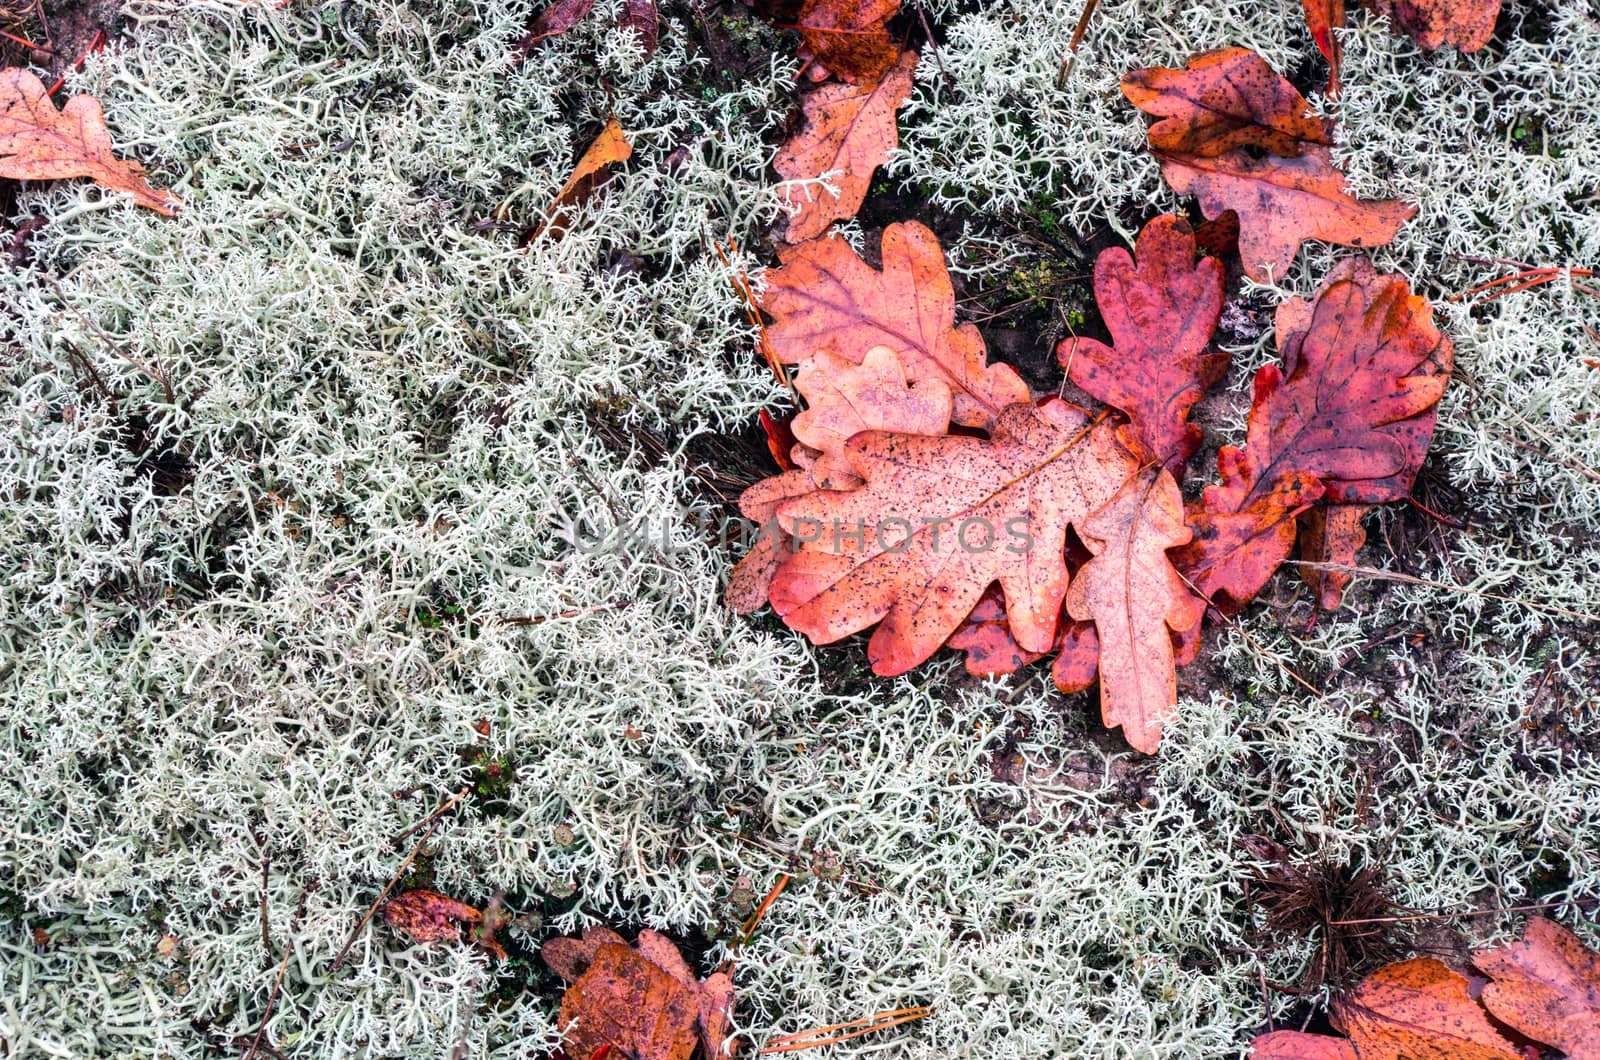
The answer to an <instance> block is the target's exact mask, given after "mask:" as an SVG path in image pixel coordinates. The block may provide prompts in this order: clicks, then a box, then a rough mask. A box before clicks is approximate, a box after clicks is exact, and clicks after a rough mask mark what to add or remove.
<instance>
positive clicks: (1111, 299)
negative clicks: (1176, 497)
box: [1056, 214, 1228, 476]
mask: <svg viewBox="0 0 1600 1060" xmlns="http://www.w3.org/2000/svg"><path fill="white" fill-rule="evenodd" d="M1222 281H1223V276H1222V263H1221V262H1219V261H1218V260H1217V259H1215V258H1204V257H1203V258H1201V259H1200V260H1199V262H1198V263H1197V262H1196V261H1195V237H1194V233H1193V232H1192V231H1191V230H1190V228H1189V225H1188V222H1186V221H1184V220H1183V219H1182V218H1181V217H1177V216H1174V215H1171V214H1167V215H1165V216H1162V217H1157V218H1156V219H1155V220H1153V221H1151V222H1150V223H1149V224H1147V225H1145V227H1144V230H1143V231H1142V232H1140V233H1139V239H1138V242H1137V244H1136V246H1135V255H1130V254H1129V253H1128V252H1127V251H1126V250H1123V249H1122V248H1121V247H1112V248H1110V249H1108V250H1106V251H1103V252H1102V253H1101V254H1100V256H1099V257H1098V258H1096V259H1095V263H1094V294H1095V304H1096V305H1097V306H1099V308H1100V314H1101V316H1102V318H1103V319H1104V320H1105V324H1106V328H1107V330H1109V331H1110V332H1111V338H1112V341H1113V342H1114V343H1115V348H1113V347H1111V346H1107V345H1105V344H1104V343H1102V342H1097V341H1095V340H1094V339H1080V338H1069V339H1065V340H1063V341H1062V342H1061V344H1060V345H1059V346H1057V347H1056V359H1057V360H1058V361H1060V362H1061V366H1062V367H1063V368H1065V369H1066V371H1067V375H1068V376H1069V377H1070V378H1071V379H1072V381H1073V382H1074V383H1076V384H1077V385H1078V386H1079V387H1081V388H1082V389H1083V390H1084V391H1085V392H1087V393H1089V394H1091V395H1093V396H1094V397H1096V398H1098V399H1100V400H1101V401H1103V402H1105V403H1106V404H1108V405H1110V406H1112V407H1113V408H1115V409H1119V410H1121V411H1122V412H1124V413H1126V414H1127V415H1128V418H1129V419H1130V421H1131V423H1130V424H1129V426H1130V429H1131V430H1130V433H1131V434H1132V437H1133V440H1134V444H1135V445H1136V446H1137V448H1138V449H1139V450H1140V451H1142V452H1143V453H1144V454H1145V455H1147V456H1149V457H1150V458H1152V459H1154V460H1157V461H1159V462H1160V463H1162V464H1164V465H1165V466H1166V468H1167V470H1169V471H1171V472H1172V473H1173V475H1175V476H1176V475H1181V474H1182V473H1183V467H1184V465H1185V464H1186V463H1187V462H1188V460H1189V458H1190V457H1191V456H1193V455H1194V453H1195V451H1196V450H1197V449H1199V448H1200V439H1201V431H1200V428H1199V427H1197V426H1195V425H1194V424H1191V423H1190V422H1189V410H1190V409H1192V408H1193V407H1194V405H1195V403H1196V402H1197V401H1199V400H1200V398H1201V396H1202V395H1203V394H1204V393H1205V389H1206V387H1208V386H1210V385H1211V384H1213V383H1215V382H1216V381H1217V380H1218V379H1221V378H1222V376H1223V374H1224V373H1225V372H1226V371H1227V370H1228V355H1227V354H1226V353H1220V352H1209V353H1208V352H1207V347H1208V346H1209V345H1210V343H1211V336H1212V333H1213V332H1215V331H1216V327H1217V319H1218V317H1219V316H1220V315H1221V313H1222Z"/></svg>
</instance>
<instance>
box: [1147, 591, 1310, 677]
mask: <svg viewBox="0 0 1600 1060" xmlns="http://www.w3.org/2000/svg"><path fill="white" fill-rule="evenodd" d="M1173 569H1174V570H1175V571H1177V575H1178V577H1180V578H1182V579H1183V584H1185V585H1187V586H1188V587H1189V588H1190V589H1191V590H1193V592H1194V594H1195V595H1196V596H1198V597H1199V598H1200V599H1202V600H1204V601H1205V602H1206V604H1207V606H1209V607H1210V608H1211V610H1213V611H1215V612H1216V613H1217V614H1218V615H1219V616H1221V618H1222V621H1224V622H1226V623H1227V624H1228V625H1230V626H1232V627H1233V628H1234V629H1236V630H1238V631H1239V635H1240V636H1242V637H1243V638H1244V639H1245V641H1246V643H1248V644H1249V645H1250V647H1251V648H1253V649H1255V650H1256V652H1258V653H1259V654H1261V655H1264V656H1266V657H1267V658H1268V659H1271V660H1272V662H1273V663H1274V664H1275V665H1276V666H1277V667H1278V669H1280V670H1282V671H1283V672H1284V673H1286V674H1288V675H1289V677H1290V678H1292V679H1293V680H1294V682H1295V683H1296V684H1297V685H1299V686H1300V687H1301V688H1303V689H1305V690H1306V691H1307V692H1310V693H1311V694H1312V695H1314V696H1316V697H1317V698H1318V699H1321V698H1322V695H1323V693H1322V689H1320V688H1318V687H1317V686H1316V685H1314V684H1312V683H1311V682H1310V681H1307V680H1306V679H1305V678H1304V677H1301V676H1300V675H1299V674H1297V673H1295V672H1294V669H1293V667H1291V666H1290V665H1289V664H1288V663H1286V662H1284V661H1283V660H1282V659H1281V658H1279V657H1278V656H1277V655H1276V654H1275V653H1273V652H1270V651H1268V650H1267V649H1266V647H1265V646H1264V645H1263V644H1262V643H1261V642H1260V641H1258V640H1256V639H1255V638H1254V637H1252V636H1251V635H1250V631H1249V630H1247V629H1245V628H1244V627H1243V626H1241V625H1240V624H1239V623H1237V622H1235V621H1234V620H1233V617H1232V616H1231V615H1229V614H1227V613H1226V612H1225V611H1223V610H1222V608H1220V607H1218V606H1217V602H1216V601H1215V600H1213V599H1211V597H1210V595H1209V594H1207V593H1204V592H1201V591H1200V587H1199V586H1198V585H1196V584H1195V583H1194V582H1192V581H1190V580H1189V578H1188V576H1187V575H1185V574H1184V573H1183V571H1181V570H1177V568H1173Z"/></svg>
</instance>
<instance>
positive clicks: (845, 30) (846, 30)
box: [795, 0, 900, 83]
mask: <svg viewBox="0 0 1600 1060" xmlns="http://www.w3.org/2000/svg"><path fill="white" fill-rule="evenodd" d="M899 11H900V0H805V3H804V4H803V5H802V6H801V8H800V18H799V19H798V22H797V24H796V26H795V28H796V29H797V30H799V31H800V36H801V38H802V39H804V41H805V50H804V51H803V52H802V53H801V58H802V59H807V60H810V61H812V62H815V63H818V64H819V65H821V66H823V67H826V68H827V69H828V71H830V72H831V73H833V74H836V75H838V76H839V77H840V78H842V79H843V80H845V81H850V82H852V83H854V82H861V81H876V80H877V79H878V78H880V77H882V76H883V75H884V74H885V73H887V72H888V71H889V69H890V68H891V67H892V66H894V64H895V59H896V58H897V56H898V55H899V52H900V49H898V48H896V47H895V43H894V40H893V38H891V37H890V36H889V30H888V25H889V20H890V19H891V18H893V17H894V16H895V15H896V14H898V13H899Z"/></svg>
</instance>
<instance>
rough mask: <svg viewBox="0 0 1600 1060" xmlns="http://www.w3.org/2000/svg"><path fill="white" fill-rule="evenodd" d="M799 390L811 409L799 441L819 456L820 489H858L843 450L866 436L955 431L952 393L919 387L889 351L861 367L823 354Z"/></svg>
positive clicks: (874, 353) (799, 421) (941, 387)
mask: <svg viewBox="0 0 1600 1060" xmlns="http://www.w3.org/2000/svg"><path fill="white" fill-rule="evenodd" d="M794 385H795V388H796V389H797V390H799V391H800V393H801V394H803V395H804V396H805V399H806V402H807V406H808V407H807V408H806V410H805V411H804V412H802V413H800V414H799V415H798V416H796V417H795V418H794V424H793V427H794V436H795V438H796V439H797V440H798V441H799V442H801V443H802V444H803V445H805V446H808V447H809V448H811V449H813V450H816V451H817V453H818V455H817V457H816V459H815V462H814V463H813V464H812V466H811V469H810V470H811V478H812V481H813V482H814V483H815V484H816V486H817V487H818V488H819V489H854V488H855V487H856V486H859V485H860V484H861V480H860V479H859V478H857V477H856V475H855V473H854V472H853V471H851V470H850V464H849V462H848V461H847V460H846V459H845V455H844V446H845V443H846V442H848V441H849V440H850V438H851V437H852V436H853V435H856V434H859V433H861V432H862V431H868V430H881V431H897V432H900V433H902V434H943V433H945V430H946V428H948V427H949V426H950V405H951V401H950V388H949V387H948V386H946V385H945V384H944V382H943V381H942V380H939V379H924V380H922V381H921V382H920V383H917V384H915V385H913V384H911V383H909V382H907V381H906V374H905V369H904V367H902V365H901V363H900V359H899V358H898V357H897V356H895V352H894V351H893V350H891V349H890V348H889V347H887V346H874V347H873V348H872V349H870V350H868V351H867V354H866V356H865V357H863V358H862V359H861V363H860V364H859V365H857V364H852V363H850V362H849V361H847V360H845V359H844V358H842V357H839V356H836V355H834V354H831V353H819V354H817V355H816V356H815V357H813V358H812V359H811V360H809V361H806V362H805V363H804V364H802V365H801V366H800V371H799V372H798V373H796V375H795V380H794Z"/></svg>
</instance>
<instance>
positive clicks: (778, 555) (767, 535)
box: [723, 470, 817, 615]
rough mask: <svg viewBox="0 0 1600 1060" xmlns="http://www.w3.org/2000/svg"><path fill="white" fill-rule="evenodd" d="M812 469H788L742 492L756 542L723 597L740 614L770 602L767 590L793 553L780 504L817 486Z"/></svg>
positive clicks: (741, 507)
mask: <svg viewBox="0 0 1600 1060" xmlns="http://www.w3.org/2000/svg"><path fill="white" fill-rule="evenodd" d="M816 488H817V487H816V485H815V483H813V482H812V481H811V473H810V472H809V471H800V470H796V471H786V472H784V473H783V474H781V475H773V476H772V477H771V478H764V479H762V480H761V481H760V482H757V483H756V484H755V485H753V486H751V487H750V488H749V489H747V490H745V491H744V493H742V494H740V496H739V513H740V514H741V515H743V516H744V517H745V519H746V520H748V521H749V523H750V524H751V525H752V527H753V533H754V535H755V539H754V543H753V544H752V545H751V547H750V551H749V552H748V553H746V554H745V557H744V558H743V559H741V560H740V561H739V563H738V565H737V566H735V567H734V568H733V573H732V574H731V575H729V577H728V588H727V589H726V590H725V591H724V593H723V600H724V601H725V602H726V603H727V605H728V606H729V607H730V608H732V609H733V610H734V611H735V612H736V613H737V614H741V615H748V614H749V613H750V612H752V611H755V610H758V609H759V608H760V607H761V605H762V604H764V603H766V602H767V590H768V589H770V588H771V587H772V576H773V574H775V573H777V570H778V566H779V565H780V564H781V563H783V561H784V560H786V559H788V558H789V556H790V555H792V554H793V551H794V550H793V547H792V541H791V540H790V538H789V536H788V535H786V534H784V533H783V532H782V531H781V530H780V529H779V528H778V524H777V522H776V519H775V517H776V515H777V513H778V505H779V504H780V503H782V502H783V501H786V500H788V499H790V498H791V497H803V496H805V495H806V494H808V493H811V492H812V491H814V490H815V489H816Z"/></svg>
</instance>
